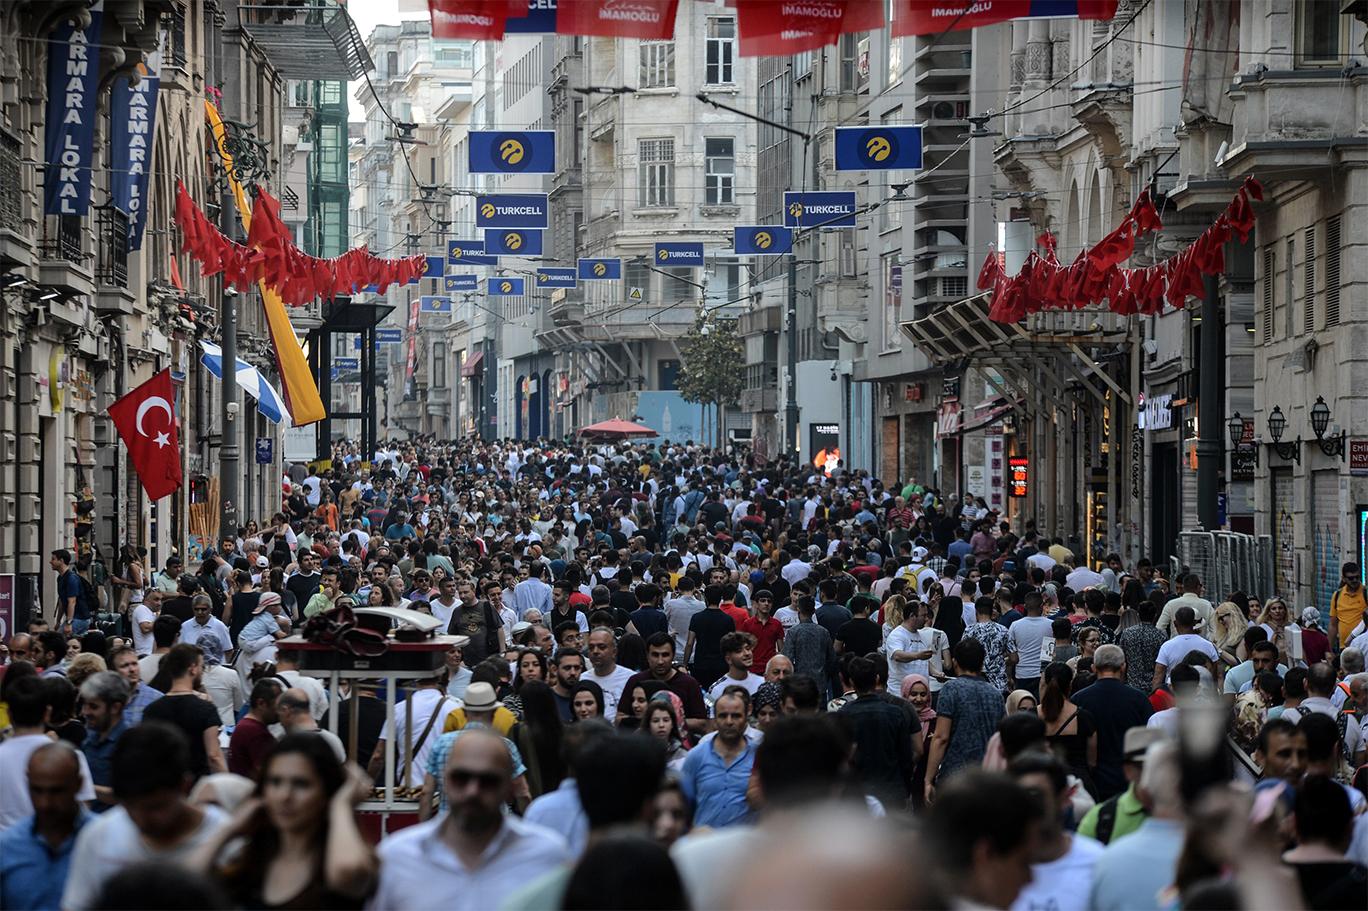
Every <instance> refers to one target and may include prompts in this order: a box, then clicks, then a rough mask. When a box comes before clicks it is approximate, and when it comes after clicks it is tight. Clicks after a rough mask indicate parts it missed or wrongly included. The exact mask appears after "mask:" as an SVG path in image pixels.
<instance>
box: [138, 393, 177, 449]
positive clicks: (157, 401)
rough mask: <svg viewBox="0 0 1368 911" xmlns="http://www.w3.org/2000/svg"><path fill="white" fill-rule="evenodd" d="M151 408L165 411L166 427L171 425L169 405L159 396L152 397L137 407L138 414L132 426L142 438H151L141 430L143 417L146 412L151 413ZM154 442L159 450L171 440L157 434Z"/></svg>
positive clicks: (164, 435)
mask: <svg viewBox="0 0 1368 911" xmlns="http://www.w3.org/2000/svg"><path fill="white" fill-rule="evenodd" d="M153 408H160V409H161V410H162V411H165V412H166V422H167V425H168V426H170V424H171V421H172V415H171V403H170V402H168V401H167V400H166V399H164V398H162V397H161V396H159V395H154V396H152V397H151V398H149V399H147V400H146V401H144V402H143V403H142V404H141V405H139V406H138V413H137V416H136V418H135V420H134V421H133V426H134V427H136V428H137V430H138V433H140V434H142V435H143V436H151V434H149V433H148V432H147V431H146V430H143V417H144V416H146V414H147V412H149V411H151V410H152V409H153ZM154 442H155V443H156V444H157V448H158V449H161V448H162V447H163V446H166V445H167V444H169V443H170V442H171V438H170V437H169V436H167V435H166V434H165V433H158V434H157V436H156V437H155V438H154Z"/></svg>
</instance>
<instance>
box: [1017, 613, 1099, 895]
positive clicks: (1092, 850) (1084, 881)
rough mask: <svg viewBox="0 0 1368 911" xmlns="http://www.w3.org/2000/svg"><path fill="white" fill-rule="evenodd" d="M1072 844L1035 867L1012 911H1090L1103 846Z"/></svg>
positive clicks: (1077, 839) (1076, 838) (1079, 838)
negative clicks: (1095, 866)
mask: <svg viewBox="0 0 1368 911" xmlns="http://www.w3.org/2000/svg"><path fill="white" fill-rule="evenodd" d="M1018 622H1020V621H1018ZM1012 626H1013V627H1015V626H1016V624H1015V623H1013V624H1012ZM1070 841H1071V843H1070V845H1069V850H1068V851H1067V852H1066V853H1065V854H1064V856H1063V857H1061V858H1059V859H1058V860H1052V861H1050V862H1049V863H1044V864H1031V882H1030V883H1028V884H1027V885H1026V887H1025V888H1024V889H1022V890H1021V892H1019V893H1018V894H1017V898H1016V901H1014V902H1012V907H1011V911H1042V909H1046V908H1048V909H1049V911H1086V909H1087V907H1088V895H1089V890H1090V889H1091V888H1092V872H1093V865H1094V864H1095V863H1097V858H1098V857H1100V856H1101V855H1102V849H1103V846H1102V843H1101V842H1099V841H1095V840H1094V839H1091V838H1088V837H1087V836H1085V835H1072V836H1070Z"/></svg>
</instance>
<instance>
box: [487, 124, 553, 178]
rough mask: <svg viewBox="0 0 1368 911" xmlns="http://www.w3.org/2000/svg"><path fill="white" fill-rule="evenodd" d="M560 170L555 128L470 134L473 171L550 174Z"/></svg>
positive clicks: (488, 131)
mask: <svg viewBox="0 0 1368 911" xmlns="http://www.w3.org/2000/svg"><path fill="white" fill-rule="evenodd" d="M555 170H556V134H555V132H554V131H552V130H522V131H514V130H477V131H475V132H473V133H471V134H470V173H472V174H550V173H551V172H553V171H555Z"/></svg>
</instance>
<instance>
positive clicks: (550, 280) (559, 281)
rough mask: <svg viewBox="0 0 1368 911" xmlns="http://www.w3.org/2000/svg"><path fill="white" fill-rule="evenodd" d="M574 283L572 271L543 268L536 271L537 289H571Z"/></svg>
mask: <svg viewBox="0 0 1368 911" xmlns="http://www.w3.org/2000/svg"><path fill="white" fill-rule="evenodd" d="M575 281H576V280H575V270H574V269H570V268H566V267H555V266H543V267H542V268H540V269H538V270H537V287H538V288H573V287H575Z"/></svg>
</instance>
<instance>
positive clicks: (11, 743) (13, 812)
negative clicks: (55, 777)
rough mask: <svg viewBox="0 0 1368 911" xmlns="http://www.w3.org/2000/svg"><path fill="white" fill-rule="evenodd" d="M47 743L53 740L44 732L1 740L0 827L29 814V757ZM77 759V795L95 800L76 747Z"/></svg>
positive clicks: (80, 798)
mask: <svg viewBox="0 0 1368 911" xmlns="http://www.w3.org/2000/svg"><path fill="white" fill-rule="evenodd" d="M49 743H55V741H54V740H53V739H52V738H50V737H48V736H47V735H46V734H24V735H23V736H22V737H11V738H10V739H9V740H6V741H3V742H0V829H6V828H8V827H10V826H12V825H14V824H15V823H16V822H18V821H19V820H21V819H23V818H24V817H25V816H29V815H32V813H33V803H32V801H30V800H29V792H28V762H29V757H31V756H32V755H33V754H34V753H35V752H37V750H38V748H39V747H42V746H46V745H47V744H49ZM76 760H77V762H79V763H80V765H81V789H80V790H79V791H77V792H76V799H77V800H94V799H95V786H94V784H92V783H91V779H90V767H89V766H88V765H86V758H85V754H84V753H81V752H80V751H79V750H78V751H77V752H76Z"/></svg>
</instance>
